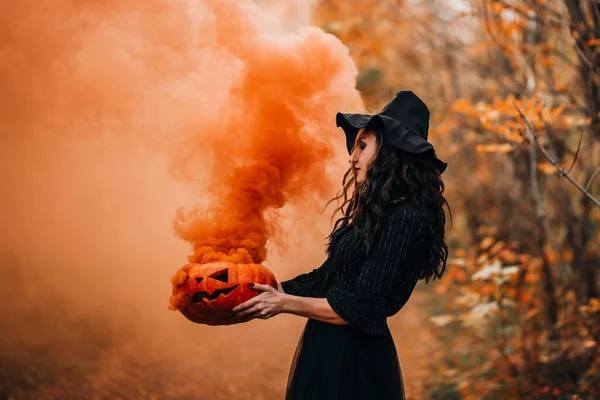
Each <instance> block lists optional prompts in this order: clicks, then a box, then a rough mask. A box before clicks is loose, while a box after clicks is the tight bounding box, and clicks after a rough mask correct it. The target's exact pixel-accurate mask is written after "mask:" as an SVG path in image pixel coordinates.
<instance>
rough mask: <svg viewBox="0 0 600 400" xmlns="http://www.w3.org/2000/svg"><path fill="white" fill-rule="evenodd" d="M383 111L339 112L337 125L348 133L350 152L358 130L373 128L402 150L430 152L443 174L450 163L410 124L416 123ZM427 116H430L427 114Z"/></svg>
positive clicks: (414, 152) (416, 152) (349, 152)
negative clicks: (370, 112) (390, 115)
mask: <svg viewBox="0 0 600 400" xmlns="http://www.w3.org/2000/svg"><path fill="white" fill-rule="evenodd" d="M384 110H385V108H384ZM382 113H383V111H382ZM382 113H379V114H348V113H341V112H339V113H337V115H336V125H337V126H338V127H341V128H342V129H343V130H344V133H345V134H346V147H347V148H348V154H351V153H352V150H353V148H354V142H355V141H356V136H357V135H358V131H359V130H360V129H361V128H373V129H376V130H379V131H381V132H382V133H383V138H384V141H386V142H387V143H389V144H391V145H392V146H394V147H396V148H398V149H400V150H404V151H406V152H408V153H413V154H423V153H427V152H430V153H431V155H432V157H433V159H434V163H435V165H436V167H437V169H438V171H439V173H440V174H442V173H443V172H444V171H445V170H446V168H447V166H448V163H446V162H444V161H442V160H440V159H439V158H438V157H437V155H436V154H435V149H434V147H433V145H432V144H431V143H429V142H428V141H427V139H425V138H423V137H422V136H421V135H420V134H418V133H417V130H418V128H417V127H415V128H411V126H410V125H413V126H414V124H411V122H410V121H407V122H405V121H401V120H398V119H396V118H392V117H389V116H386V115H381V114H382ZM427 113H428V112H427ZM427 117H429V116H428V115H427ZM425 129H426V128H425ZM421 130H422V129H421ZM425 134H426V133H425Z"/></svg>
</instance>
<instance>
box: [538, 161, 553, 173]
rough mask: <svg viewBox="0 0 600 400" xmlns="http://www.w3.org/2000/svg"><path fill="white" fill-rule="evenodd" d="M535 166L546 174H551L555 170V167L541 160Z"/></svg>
mask: <svg viewBox="0 0 600 400" xmlns="http://www.w3.org/2000/svg"><path fill="white" fill-rule="evenodd" d="M537 167H538V169H539V170H540V171H542V172H543V173H545V174H547V175H552V174H554V173H555V172H556V167H555V166H554V165H552V164H551V163H549V162H541V163H539V164H538V166H537Z"/></svg>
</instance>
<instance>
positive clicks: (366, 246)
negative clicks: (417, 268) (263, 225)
mask: <svg viewBox="0 0 600 400" xmlns="http://www.w3.org/2000/svg"><path fill="white" fill-rule="evenodd" d="M368 132H371V133H373V134H374V135H375V137H376V145H377V150H376V153H375V155H374V156H373V159H372V160H371V161H370V163H369V166H368V169H367V178H366V179H365V181H364V182H361V183H360V184H355V177H354V174H353V172H352V168H350V169H349V170H348V171H347V172H346V173H345V174H344V179H343V181H342V187H343V188H342V190H341V191H340V192H339V193H338V195H337V196H336V197H334V198H333V199H331V200H329V202H328V203H327V204H326V205H325V208H326V207H327V206H328V205H329V204H330V203H331V202H332V201H334V200H335V201H338V200H340V199H343V202H342V205H341V206H339V207H338V208H337V209H335V211H334V213H333V215H332V218H331V219H332V222H333V219H334V217H335V215H336V214H337V212H339V211H341V213H342V215H343V216H342V217H341V218H339V219H338V220H337V221H336V222H335V225H334V227H333V230H332V232H331V233H330V234H329V236H328V237H327V239H328V244H327V253H329V254H330V252H331V247H332V246H331V245H332V243H334V242H335V240H336V239H337V238H338V235H339V234H340V233H341V231H342V230H343V229H344V228H345V227H347V226H348V225H349V224H350V222H351V221H352V222H353V226H354V239H353V245H354V246H355V247H356V248H359V249H360V253H361V254H362V255H365V256H366V255H368V254H369V250H370V249H371V247H372V245H373V239H374V237H375V234H376V232H378V230H379V229H380V228H381V225H382V222H383V217H384V216H385V215H386V213H387V212H388V211H389V210H390V209H391V208H392V207H393V206H394V204H396V203H408V204H411V205H413V206H414V207H415V208H417V209H419V210H422V211H424V214H425V216H426V217H427V220H428V221H429V230H430V233H431V236H432V238H433V241H432V245H431V246H430V247H429V249H428V250H429V253H428V255H427V257H426V260H425V262H424V265H423V271H422V273H421V276H420V277H419V279H425V282H426V283H427V282H428V281H429V279H432V280H435V279H436V278H441V277H442V274H443V273H444V270H445V269H446V260H447V259H448V245H447V244H446V242H445V240H444V239H445V225H446V213H445V211H444V205H446V207H447V208H448V212H449V216H450V222H452V212H451V210H450V205H449V204H448V202H447V201H446V199H445V198H444V196H443V193H444V182H443V181H442V178H441V176H440V173H439V171H438V169H437V167H436V166H435V164H434V162H433V157H431V156H430V155H429V154H427V153H426V154H412V153H408V152H405V151H402V150H399V149H397V148H395V147H393V146H391V145H389V144H388V143H386V142H385V141H383V137H382V134H381V133H380V131H379V130H378V129H369V130H368V131H367V130H364V131H363V132H361V134H360V135H358V137H357V140H358V139H359V138H360V136H363V135H365V134H367V133H368Z"/></svg>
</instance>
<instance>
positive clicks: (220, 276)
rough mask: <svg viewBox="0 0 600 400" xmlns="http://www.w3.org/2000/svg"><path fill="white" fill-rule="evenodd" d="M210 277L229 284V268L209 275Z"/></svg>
mask: <svg viewBox="0 0 600 400" xmlns="http://www.w3.org/2000/svg"><path fill="white" fill-rule="evenodd" d="M210 277H211V278H213V279H216V280H218V281H221V282H225V283H227V282H229V268H228V269H222V270H221V271H217V272H214V273H212V274H210Z"/></svg>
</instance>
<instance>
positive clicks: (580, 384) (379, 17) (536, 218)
mask: <svg viewBox="0 0 600 400" xmlns="http://www.w3.org/2000/svg"><path fill="white" fill-rule="evenodd" d="M360 3H361V4H362V5H363V6H364V9H363V11H364V12H357V10H355V9H353V10H347V9H346V10H345V9H344V7H343V5H342V2H338V1H333V0H330V1H323V2H321V3H320V6H319V12H318V14H317V15H318V16H319V17H320V18H321V19H322V20H321V23H322V24H323V25H324V26H326V27H328V28H329V29H330V30H331V31H332V32H334V33H335V34H337V35H339V36H340V37H342V38H343V40H344V41H345V42H346V43H347V44H348V46H349V47H350V48H351V49H352V51H353V53H354V54H355V55H356V61H357V63H358V65H359V70H360V75H359V85H360V86H359V88H360V89H361V90H362V91H363V94H364V95H365V97H366V98H367V99H368V101H369V103H370V104H372V105H373V106H374V108H376V106H378V105H379V104H381V103H383V102H384V101H385V99H386V96H388V94H389V91H391V90H393V89H395V88H396V87H397V86H398V85H401V86H403V87H409V88H411V89H414V90H417V91H418V93H420V95H422V96H423V97H424V98H425V99H426V100H427V102H428V104H430V105H432V108H433V113H432V124H431V125H432V141H433V142H434V144H435V145H436V146H437V148H438V149H439V150H437V152H438V154H441V156H444V157H446V158H448V159H449V163H450V164H449V165H450V166H449V169H448V171H449V172H448V173H447V174H445V183H446V185H447V194H448V197H449V199H450V204H451V206H453V212H454V216H455V226H454V227H453V229H452V230H451V231H450V232H449V240H450V242H451V246H450V248H451V257H450V260H449V268H448V271H447V273H446V275H445V276H444V278H443V279H442V280H441V282H440V283H439V284H437V285H436V286H434V287H433V292H432V304H433V305H432V306H431V309H430V310H429V312H430V313H431V318H430V321H431V326H432V329H433V332H435V335H436V336H437V338H438V341H437V343H435V344H432V346H433V347H434V349H435V351H434V352H433V354H432V357H433V359H434V360H436V361H435V362H432V363H431V369H430V370H429V371H424V375H425V376H427V378H425V379H424V381H423V382H422V384H423V386H424V392H425V393H427V396H430V397H431V398H461V399H486V398H488V399H493V398H503V399H504V398H506V399H508V398H536V399H537V398H565V399H566V398H569V399H571V398H573V399H588V398H590V399H591V398H594V399H595V398H598V396H600V336H599V332H600V302H599V297H600V293H599V278H598V275H599V271H600V202H599V199H600V176H599V171H600V41H599V39H600V5H599V4H598V3H597V2H595V1H591V0H590V1H587V0H580V1H578V0H564V1H562V0H561V1H557V0H556V1H554V0H550V1H533V0H530V1H515V0H474V1H469V2H463V3H462V4H461V5H458V4H455V5H454V6H452V5H449V3H448V2H441V1H435V0H432V1H422V2H412V5H411V6H410V7H409V6H407V5H406V4H402V6H404V7H402V6H400V7H399V4H398V2H395V1H382V2H379V1H378V2H369V1H364V2H360ZM370 7H372V8H373V9H374V12H373V13H367V11H366V10H367V9H368V8H370ZM400 10H402V11H400Z"/></svg>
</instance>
